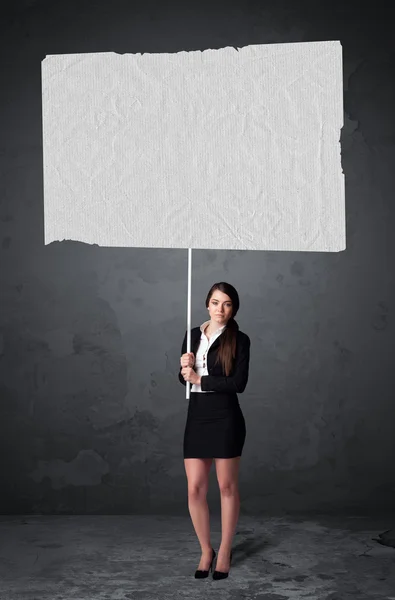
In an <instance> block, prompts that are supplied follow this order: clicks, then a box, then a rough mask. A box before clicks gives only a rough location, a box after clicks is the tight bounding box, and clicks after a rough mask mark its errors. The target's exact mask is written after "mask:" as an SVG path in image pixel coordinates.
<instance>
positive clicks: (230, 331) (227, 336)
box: [206, 281, 240, 377]
mask: <svg viewBox="0 0 395 600" xmlns="http://www.w3.org/2000/svg"><path fill="white" fill-rule="evenodd" d="M215 290H219V291H220V292H222V293H223V294H227V296H229V298H230V299H231V300H232V316H231V317H230V319H229V321H228V322H227V324H226V327H225V329H224V331H223V332H222V334H221V336H220V345H219V348H218V353H217V359H216V361H215V364H217V363H218V362H219V361H221V362H222V367H223V369H224V372H225V374H226V376H227V377H229V374H230V372H231V370H232V365H233V360H234V358H235V356H236V340H237V332H238V330H239V326H238V324H237V322H236V321H235V319H234V317H235V316H236V314H237V311H238V310H239V306H240V302H239V294H238V293H237V291H236V289H235V288H234V287H233V285H230V283H226V282H225V281H220V282H219V283H214V285H213V286H212V287H211V288H210V291H209V293H208V294H207V298H206V306H207V307H208V305H209V303H210V298H211V296H212V295H213V293H214V292H215Z"/></svg>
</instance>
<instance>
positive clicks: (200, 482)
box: [185, 458, 212, 500]
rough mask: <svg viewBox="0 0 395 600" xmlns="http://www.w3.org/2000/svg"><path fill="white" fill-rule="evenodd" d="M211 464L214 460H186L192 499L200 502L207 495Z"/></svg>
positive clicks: (189, 491) (189, 493) (189, 494)
mask: <svg viewBox="0 0 395 600" xmlns="http://www.w3.org/2000/svg"><path fill="white" fill-rule="evenodd" d="M211 462H212V459H198V458H191V459H185V470H186V473H187V479H188V497H189V498H190V499H192V500H193V499H194V500H198V499H202V498H205V496H206V495H207V492H208V480H209V473H210V466H211Z"/></svg>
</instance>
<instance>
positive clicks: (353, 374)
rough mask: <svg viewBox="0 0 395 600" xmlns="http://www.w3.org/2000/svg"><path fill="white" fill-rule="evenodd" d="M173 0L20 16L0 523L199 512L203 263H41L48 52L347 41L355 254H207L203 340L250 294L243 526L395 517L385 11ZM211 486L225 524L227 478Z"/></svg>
mask: <svg viewBox="0 0 395 600" xmlns="http://www.w3.org/2000/svg"><path fill="white" fill-rule="evenodd" d="M164 4H165V3H160V2H158V6H156V5H155V4H154V3H153V2H144V3H141V5H138V4H137V3H136V4H135V6H133V5H132V3H127V2H113V3H111V5H110V4H109V3H107V2H104V1H103V2H101V3H99V2H87V1H85V0H79V1H78V2H75V1H70V2H64V3H60V2H58V3H53V2H49V1H48V0H46V1H36V2H35V1H33V0H32V1H30V2H10V3H9V7H8V8H5V9H3V18H2V21H1V24H0V28H1V30H0V39H1V42H0V43H1V46H2V48H1V51H2V57H3V76H2V85H1V87H2V91H1V111H0V124H1V131H2V135H1V150H0V152H1V156H0V188H1V195H0V444H1V449H2V457H3V462H2V469H1V472H0V488H1V494H0V512H1V513H8V512H10V513H30V512H33V513H52V512H53V513H68V512H71V513H83V512H89V513H118V512H124V513H127V512H150V511H152V512H161V511H163V512H169V513H170V512H174V513H178V514H179V513H180V512H183V511H185V514H187V498H186V492H187V488H186V477H185V472H184V465H183V459H182V437H183V429H184V423H185V418H186V407H187V401H186V399H185V388H184V387H183V386H181V385H180V383H179V381H178V376H177V375H178V369H179V357H180V352H181V343H182V339H183V336H184V332H185V329H186V298H187V252H186V251H178V250H168V251H164V250H147V249H145V250H144V249H143V250H136V249H106V248H99V247H97V246H89V245H85V244H81V243H74V242H63V243H52V244H50V245H49V246H44V243H43V177H42V130H41V79H40V77H41V61H42V60H43V58H44V57H45V55H46V54H57V53H59V54H66V53H79V52H81V53H82V52H109V51H115V52H119V53H124V52H128V53H134V52H179V51H181V50H185V51H188V50H199V49H200V50H203V49H205V48H220V47H224V46H230V45H232V46H238V47H242V46H245V45H249V44H262V43H283V42H300V41H318V40H331V39H333V40H336V39H339V40H340V41H341V44H342V46H343V56H344V90H345V95H344V108H345V115H344V128H343V131H342V136H341V144H342V165H343V170H344V173H345V184H346V210H347V250H346V251H344V252H341V253H339V254H329V253H328V254H326V253H308V252H306V253H291V252H245V253H244V252H242V251H240V252H238V251H212V250H210V251H203V250H201V251H195V252H194V255H193V287H192V297H193V306H192V308H193V313H192V324H193V326H196V325H200V324H201V323H202V322H203V320H205V319H206V318H207V311H206V309H205V307H204V299H205V296H206V294H207V291H208V289H209V288H210V286H211V285H212V284H213V283H214V282H215V281H221V280H225V281H228V282H230V283H231V284H232V285H234V286H235V287H236V288H237V290H238V291H239V294H240V300H241V307H240V311H239V313H238V315H237V320H238V322H239V324H240V328H241V329H242V331H244V332H246V333H247V334H248V335H249V336H250V339H251V362H250V379H249V383H248V386H247V388H246V391H245V392H244V393H243V394H241V395H240V396H239V400H240V404H241V406H242V409H243V412H244V415H245V419H246V426H247V439H246V444H245V447H244V452H243V458H242V463H241V472H240V492H241V501H242V508H241V510H242V512H245V513H255V512H261V511H289V512H292V511H309V510H319V511H339V512H341V511H359V510H361V511H368V510H369V511H370V510H372V511H374V510H377V509H380V510H386V509H390V508H391V507H392V506H393V505H394V500H395V475H394V469H393V464H394V455H395V451H394V450H395V436H394V434H393V431H394V417H395V408H394V407H395V403H394V389H395V385H394V372H395V369H394V366H393V356H394V355H393V353H392V354H391V352H390V344H391V342H392V344H393V338H394V330H393V327H394V325H393V318H392V315H393V309H394V289H393V259H392V257H393V256H395V248H394V246H395V235H394V231H395V229H394V227H395V226H394V189H395V181H394V171H395V169H394V164H395V151H394V143H395V117H394V111H393V106H394V105H395V93H394V91H395V78H394V47H393V41H392V40H393V35H392V32H391V20H390V18H389V16H388V15H386V13H385V12H384V11H383V10H380V6H379V3H375V4H374V6H375V7H376V12H375V13H374V12H373V9H372V8H369V11H370V12H369V13H368V12H367V10H368V9H367V8H366V7H365V6H364V4H363V3H360V2H358V3H357V2H351V3H344V2H340V0H339V1H337V2H332V3H327V2H323V1H322V2H306V1H303V0H301V1H300V2H297V3H295V2H285V1H281V0H280V1H279V2H275V3H266V4H267V6H268V8H263V3H261V5H260V4H259V3H258V2H255V3H254V2H246V1H245V0H243V1H241V0H240V2H238V3H237V2H222V3H220V2H206V3H204V2H199V3H197V4H196V5H194V4H193V3H178V5H177V6H172V7H171V6H170V5H167V6H164ZM153 217H154V215H153ZM207 218H208V219H209V218H210V215H207ZM390 257H391V258H390ZM210 482H211V485H210V491H209V502H211V507H212V509H213V510H219V498H218V489H217V487H216V479H215V470H214V468H213V470H212V472H211V479H210ZM210 498H211V501H210Z"/></svg>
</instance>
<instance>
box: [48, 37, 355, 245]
mask: <svg viewBox="0 0 395 600" xmlns="http://www.w3.org/2000/svg"><path fill="white" fill-rule="evenodd" d="M342 73H343V70H342V48H341V45H340V42H338V41H328V42H308V43H292V44H270V45H253V46H247V47H245V48H240V49H239V50H236V49H234V48H232V47H227V48H222V49H219V50H205V51H203V52H200V51H193V52H178V53H175V54H143V55H141V54H126V55H118V54H115V53H111V52H104V53H94V54H67V55H50V56H47V57H46V58H45V59H44V61H43V62H42V92H43V152H44V218H45V243H46V244H48V243H50V242H52V241H54V240H63V239H67V240H68V239H70V240H78V241H81V242H86V243H88V244H99V245H101V246H123V247H125V246H126V247H151V248H195V249H199V248H204V249H237V250H297V251H332V252H333V251H339V250H343V249H344V248H345V246H346V242H345V200H344V176H343V173H342V168H341V154H340V133H341V127H342V126H343V86H342V81H343V77H342Z"/></svg>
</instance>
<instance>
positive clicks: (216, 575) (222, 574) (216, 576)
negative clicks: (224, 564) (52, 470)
mask: <svg viewBox="0 0 395 600" xmlns="http://www.w3.org/2000/svg"><path fill="white" fill-rule="evenodd" d="M232 555H233V551H232V550H231V551H230V562H229V567H230V565H231V563H232ZM228 575H229V571H227V572H226V573H225V572H224V571H217V570H215V571H214V573H213V579H226V578H227V577H228Z"/></svg>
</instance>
